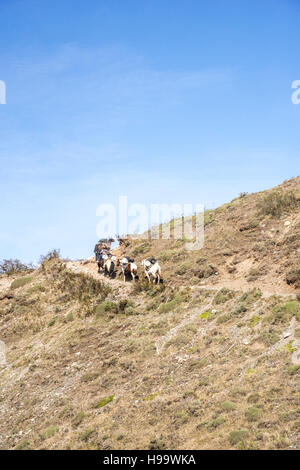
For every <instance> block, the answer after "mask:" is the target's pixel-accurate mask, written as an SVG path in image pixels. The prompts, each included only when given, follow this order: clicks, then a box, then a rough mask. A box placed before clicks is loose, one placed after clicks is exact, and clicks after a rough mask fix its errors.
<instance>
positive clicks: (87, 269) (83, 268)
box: [66, 260, 133, 295]
mask: <svg viewBox="0 0 300 470" xmlns="http://www.w3.org/2000/svg"><path fill="white" fill-rule="evenodd" d="M66 267H67V269H70V270H71V271H73V272H75V273H83V274H86V275H88V276H91V277H93V278H94V279H97V281H101V282H103V283H104V284H107V285H111V286H114V287H117V288H118V290H119V293H120V294H121V293H122V294H124V295H126V294H128V293H129V292H130V291H131V289H132V286H133V283H132V282H124V281H123V280H120V279H118V273H117V277H116V278H115V279H110V278H108V277H105V276H104V274H103V273H98V267H97V264H96V263H95V261H94V260H86V261H68V262H67V263H66Z"/></svg>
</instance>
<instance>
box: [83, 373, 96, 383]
mask: <svg viewBox="0 0 300 470" xmlns="http://www.w3.org/2000/svg"><path fill="white" fill-rule="evenodd" d="M99 375H100V374H99V372H87V373H86V374H84V375H83V376H82V377H81V382H92V381H93V380H96V379H97V378H98V377H99Z"/></svg>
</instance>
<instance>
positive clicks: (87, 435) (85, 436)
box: [79, 429, 93, 441]
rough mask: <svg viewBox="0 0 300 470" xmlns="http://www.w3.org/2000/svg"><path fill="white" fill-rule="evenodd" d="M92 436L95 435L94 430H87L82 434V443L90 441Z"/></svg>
mask: <svg viewBox="0 0 300 470" xmlns="http://www.w3.org/2000/svg"><path fill="white" fill-rule="evenodd" d="M91 434H93V431H92V429H86V430H85V431H83V432H82V433H81V434H80V436H79V437H80V440H81V441H88V440H89V438H90V437H91Z"/></svg>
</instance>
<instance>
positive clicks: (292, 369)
mask: <svg viewBox="0 0 300 470" xmlns="http://www.w3.org/2000/svg"><path fill="white" fill-rule="evenodd" d="M299 370H300V364H295V365H294V366H290V367H289V368H288V374H289V375H295V374H297V372H298V371H299Z"/></svg>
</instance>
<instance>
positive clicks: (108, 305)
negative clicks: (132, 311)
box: [95, 300, 119, 317]
mask: <svg viewBox="0 0 300 470" xmlns="http://www.w3.org/2000/svg"><path fill="white" fill-rule="evenodd" d="M118 311H119V309H118V305H117V304H116V303H115V302H111V301H110V300H104V302H101V304H99V305H97V307H96V308H95V313H96V317H99V316H101V315H103V314H104V313H108V312H114V313H118Z"/></svg>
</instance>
